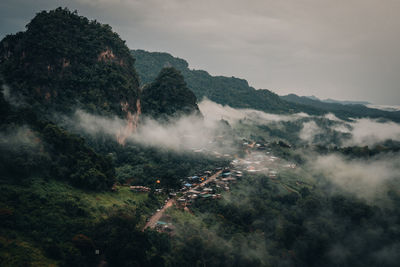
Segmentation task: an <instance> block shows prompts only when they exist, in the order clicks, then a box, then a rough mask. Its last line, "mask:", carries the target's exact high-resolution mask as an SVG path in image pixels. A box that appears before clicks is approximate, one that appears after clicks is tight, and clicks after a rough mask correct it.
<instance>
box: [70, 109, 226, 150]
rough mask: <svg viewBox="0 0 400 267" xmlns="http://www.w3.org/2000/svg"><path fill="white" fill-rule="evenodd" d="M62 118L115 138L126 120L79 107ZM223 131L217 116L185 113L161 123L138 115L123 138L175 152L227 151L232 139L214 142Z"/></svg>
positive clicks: (95, 132) (88, 129)
mask: <svg viewBox="0 0 400 267" xmlns="http://www.w3.org/2000/svg"><path fill="white" fill-rule="evenodd" d="M65 120H66V121H67V124H68V125H69V127H71V126H72V127H73V128H74V129H76V130H83V131H84V132H86V133H88V134H91V135H95V134H97V133H104V134H107V135H109V136H111V137H113V138H115V139H117V137H118V136H119V135H120V134H121V133H123V132H124V129H125V128H126V127H127V123H128V122H127V121H126V120H124V119H121V118H118V117H116V116H114V117H102V116H97V115H93V114H89V113H87V112H85V111H83V110H77V111H76V112H75V116H74V117H73V118H70V119H68V118H66V119H65ZM224 130H225V129H224V128H223V125H221V124H220V123H219V119H218V117H207V116H206V118H205V119H203V118H201V117H199V116H196V115H188V116H181V117H179V118H171V119H170V120H169V121H168V123H165V122H164V123H162V122H160V121H157V120H154V119H152V118H149V117H145V116H142V117H140V123H139V126H138V128H137V129H136V131H134V132H132V133H130V134H129V135H128V136H127V137H126V141H127V142H134V143H140V144H143V145H148V146H154V147H163V148H167V149H172V150H176V151H188V150H198V149H203V148H206V147H212V148H213V149H214V150H215V149H223V150H229V145H227V143H229V142H230V141H232V140H229V139H225V140H223V142H218V143H219V144H220V143H224V144H225V145H226V147H220V145H217V143H216V139H217V138H218V136H219V135H220V134H221V131H224Z"/></svg>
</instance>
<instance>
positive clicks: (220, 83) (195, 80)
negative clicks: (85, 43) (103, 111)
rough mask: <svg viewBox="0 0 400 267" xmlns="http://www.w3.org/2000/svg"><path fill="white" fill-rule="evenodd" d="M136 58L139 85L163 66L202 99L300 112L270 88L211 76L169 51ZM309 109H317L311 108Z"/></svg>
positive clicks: (137, 54) (144, 53)
mask: <svg viewBox="0 0 400 267" xmlns="http://www.w3.org/2000/svg"><path fill="white" fill-rule="evenodd" d="M132 54H133V56H134V57H135V58H136V62H135V67H136V70H137V72H138V74H139V77H140V80H141V83H142V84H147V83H150V82H152V81H153V80H154V79H155V78H156V77H157V75H158V73H159V72H160V71H161V69H163V68H164V67H169V66H171V67H174V68H176V69H177V70H179V71H180V72H181V73H182V75H183V77H184V79H185V81H186V83H187V86H188V88H189V89H190V90H192V91H193V93H194V94H195V95H196V97H197V99H199V100H201V99H203V98H204V97H206V98H208V99H210V100H212V101H214V102H216V103H219V104H223V105H229V106H231V107H235V108H252V109H258V110H262V111H266V112H272V113H290V112H296V111H299V110H300V108H299V107H297V105H294V104H291V103H288V102H286V101H284V100H282V99H280V98H279V96H278V95H276V94H275V93H273V92H271V91H269V90H256V89H254V88H253V87H251V86H249V84H248V82H247V81H246V80H244V79H239V78H235V77H224V76H211V75H210V74H209V73H208V72H206V71H204V70H192V69H189V64H188V63H187V62H186V61H185V60H183V59H180V58H176V57H173V56H172V55H170V54H168V53H159V52H147V51H144V50H132ZM310 111H311V112H317V111H316V110H314V109H313V108H310Z"/></svg>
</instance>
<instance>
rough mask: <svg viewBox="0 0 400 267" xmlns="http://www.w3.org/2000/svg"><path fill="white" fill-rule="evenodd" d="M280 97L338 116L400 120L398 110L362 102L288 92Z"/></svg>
mask: <svg viewBox="0 0 400 267" xmlns="http://www.w3.org/2000/svg"><path fill="white" fill-rule="evenodd" d="M281 98H282V99H284V100H286V101H288V102H291V103H294V104H299V105H306V106H310V107H314V108H316V109H319V110H322V111H325V112H332V113H334V114H335V115H337V116H338V117H340V118H348V117H370V118H387V119H391V120H393V121H396V122H399V121H400V112H390V111H384V110H380V109H374V108H368V107H366V106H364V105H362V104H346V105H345V104H340V103H327V102H323V101H320V100H316V99H311V98H309V97H306V96H298V95H295V94H289V95H285V96H281Z"/></svg>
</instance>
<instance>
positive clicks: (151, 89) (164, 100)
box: [141, 67, 200, 119]
mask: <svg viewBox="0 0 400 267" xmlns="http://www.w3.org/2000/svg"><path fill="white" fill-rule="evenodd" d="M196 101H197V100H196V96H195V95H194V94H193V92H192V91H190V90H189V89H188V88H187V87H186V83H185V81H184V79H183V76H182V75H181V73H180V72H179V71H177V70H176V69H174V68H172V67H169V68H163V69H162V70H161V71H160V73H159V75H158V76H157V78H156V79H155V81H154V82H152V83H151V84H150V85H149V86H147V87H145V88H144V89H143V93H142V99H141V103H142V110H143V113H144V114H148V115H151V116H152V117H154V118H159V117H163V118H164V119H165V118H166V117H167V116H171V115H189V114H192V113H194V114H200V111H199V107H198V106H197V104H196Z"/></svg>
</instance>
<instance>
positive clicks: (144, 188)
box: [129, 185, 150, 192]
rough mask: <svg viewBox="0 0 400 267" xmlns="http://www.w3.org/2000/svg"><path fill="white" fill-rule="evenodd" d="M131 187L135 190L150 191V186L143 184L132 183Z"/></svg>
mask: <svg viewBox="0 0 400 267" xmlns="http://www.w3.org/2000/svg"><path fill="white" fill-rule="evenodd" d="M129 189H130V190H131V191H134V192H150V188H149V187H146V186H141V185H132V186H130V187H129Z"/></svg>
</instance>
